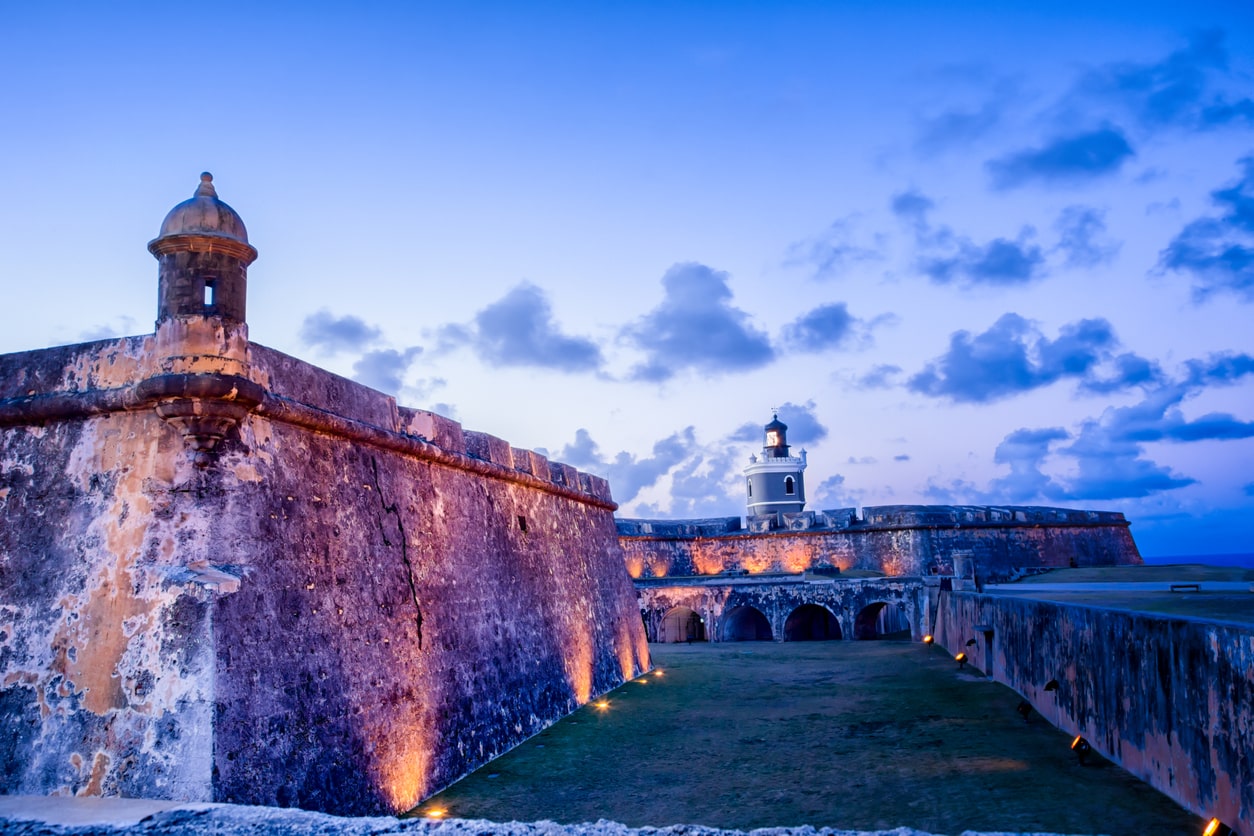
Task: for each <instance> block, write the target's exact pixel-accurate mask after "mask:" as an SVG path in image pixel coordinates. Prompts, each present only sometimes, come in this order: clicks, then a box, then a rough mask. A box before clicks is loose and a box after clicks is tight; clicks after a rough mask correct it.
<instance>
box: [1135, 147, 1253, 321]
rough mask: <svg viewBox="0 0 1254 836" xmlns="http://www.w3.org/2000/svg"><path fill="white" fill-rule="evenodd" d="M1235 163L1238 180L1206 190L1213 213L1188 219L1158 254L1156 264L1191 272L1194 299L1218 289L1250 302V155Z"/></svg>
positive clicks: (1199, 298) (1205, 296)
mask: <svg viewBox="0 0 1254 836" xmlns="http://www.w3.org/2000/svg"><path fill="white" fill-rule="evenodd" d="M1238 164H1239V165H1240V166H1241V169H1242V171H1241V176H1240V179H1238V180H1237V181H1235V182H1233V183H1230V184H1229V185H1227V186H1226V187H1224V188H1222V189H1216V190H1215V191H1213V192H1211V202H1212V203H1213V204H1214V205H1215V206H1216V207H1217V208H1218V209H1219V211H1220V213H1219V215H1218V216H1208V217H1203V218H1198V219H1197V220H1195V221H1192V222H1191V223H1189V224H1188V225H1186V226H1185V227H1184V229H1183V230H1181V231H1180V233H1179V234H1178V235H1176V237H1175V238H1174V239H1172V241H1171V243H1170V244H1168V245H1167V248H1166V249H1165V250H1163V251H1162V252H1161V253H1159V257H1158V264H1159V267H1160V268H1161V269H1164V270H1171V271H1175V272H1179V273H1185V274H1188V275H1190V276H1192V277H1193V282H1194V284H1193V294H1194V297H1195V298H1196V299H1197V300H1199V301H1201V300H1203V299H1206V298H1207V297H1209V296H1211V295H1212V294H1214V293H1219V292H1223V291H1231V292H1233V293H1235V294H1236V295H1237V296H1238V297H1239V298H1241V299H1242V300H1243V301H1246V302H1249V301H1254V156H1251V157H1243V158H1242V159H1240V160H1239V161H1238Z"/></svg>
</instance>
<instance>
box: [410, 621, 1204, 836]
mask: <svg viewBox="0 0 1254 836" xmlns="http://www.w3.org/2000/svg"><path fill="white" fill-rule="evenodd" d="M652 650H653V657H654V663H655V664H656V665H657V666H658V668H660V669H661V673H660V674H658V675H649V676H647V677H643V678H641V679H640V680H636V681H635V682H629V683H627V684H626V685H624V686H623V687H621V688H619V689H618V690H616V691H614V692H613V693H612V694H610V695H609V697H608V702H609V705H608V707H606V708H604V709H599V708H597V707H595V706H594V705H589V706H585V707H584V708H582V709H580V710H579V711H577V712H576V713H575V714H573V715H572V716H570V717H568V718H566V719H565V720H563V721H561V722H559V723H557V724H556V725H554V726H552V727H551V728H549V729H548V730H547V731H545V732H542V733H541V734H539V735H537V736H535V737H533V738H532V739H530V740H528V741H526V742H524V743H523V744H521V745H520V746H518V747H517V748H515V749H514V750H513V751H511V752H509V753H507V754H506V755H504V756H502V757H501V758H498V759H497V760H495V761H493V762H492V763H490V764H488V765H487V766H485V767H483V768H482V769H480V770H479V771H477V772H475V773H473V774H472V775H470V776H468V777H466V778H465V779H463V780H462V781H460V782H459V783H457V784H455V785H453V786H452V787H450V788H449V789H447V790H445V791H444V792H442V793H440V794H438V795H437V796H435V797H433V798H431V799H429V800H428V801H426V802H424V803H423V804H422V805H421V806H420V807H419V808H418V809H417V810H416V811H415V812H416V813H418V814H422V813H423V812H425V811H427V810H430V809H433V808H438V809H446V810H447V811H448V815H450V816H456V817H461V818H484V819H491V820H495V821H510V820H519V821H534V820H540V819H551V820H554V821H559V822H581V821H595V820H597V819H600V818H606V819H611V820H616V821H620V822H624V823H627V824H629V825H632V826H643V825H658V826H661V825H668V824H680V823H688V824H704V825H710V826H716V827H726V828H739V829H749V828H755V827H765V826H772V825H801V824H812V825H816V826H823V825H826V826H831V827H838V828H855V829H866V830H874V829H887V828H893V827H898V826H902V825H905V826H909V827H915V828H919V829H922V830H927V831H931V832H933V833H945V834H957V833H960V832H961V831H963V830H966V829H975V830H990V831H992V830H1004V831H1013V832H1025V831H1049V832H1055V833H1099V832H1100V833H1108V834H1112V836H1118V834H1138V836H1140V835H1141V834H1147V833H1154V834H1162V836H1170V835H1171V834H1191V835H1193V836H1195V834H1199V833H1200V832H1201V829H1202V822H1201V821H1200V820H1199V819H1198V818H1196V817H1195V816H1193V815H1192V814H1190V813H1188V812H1186V811H1185V810H1183V809H1182V808H1180V807H1179V806H1177V805H1176V804H1175V803H1174V802H1172V801H1171V800H1170V799H1168V798H1167V797H1166V796H1164V795H1162V794H1160V793H1158V792H1157V791H1156V790H1153V789H1152V788H1150V787H1149V786H1147V785H1145V784H1143V783H1141V782H1140V781H1138V780H1136V779H1135V778H1133V777H1132V776H1131V775H1129V774H1128V773H1126V772H1124V771H1123V770H1122V769H1119V768H1118V767H1116V766H1113V765H1112V764H1110V763H1107V762H1105V761H1102V760H1101V759H1095V760H1091V761H1090V762H1089V764H1088V765H1087V766H1081V765H1079V764H1078V763H1077V761H1076V759H1075V757H1074V756H1073V755H1072V753H1071V751H1070V749H1069V744H1070V739H1069V738H1067V737H1066V736H1065V735H1063V734H1062V733H1061V732H1059V731H1057V730H1056V729H1054V728H1052V727H1051V726H1049V725H1048V724H1047V723H1046V722H1044V721H1043V720H1042V719H1041V718H1040V717H1038V716H1035V715H1033V717H1032V722H1031V723H1024V721H1023V720H1022V719H1021V718H1020V717H1019V715H1018V714H1017V713H1016V712H1015V706H1016V705H1017V704H1018V702H1019V697H1018V695H1017V694H1015V693H1014V692H1012V691H1010V690H1009V689H1007V688H1005V687H1004V686H1001V685H998V684H995V683H992V682H989V681H987V680H985V679H983V678H982V677H980V676H978V675H973V674H972V672H971V671H970V669H968V670H967V671H966V672H962V671H959V670H958V668H957V667H956V666H955V665H954V663H953V661H952V660H951V659H950V657H949V656H948V654H946V653H945V652H944V651H943V650H941V649H939V648H935V647H929V646H925V645H921V644H910V643H904V642H845V641H836V642H813V643H783V644H776V643H772V642H761V643H756V642H755V643H735V644H697V645H692V646H687V645H653V646H652Z"/></svg>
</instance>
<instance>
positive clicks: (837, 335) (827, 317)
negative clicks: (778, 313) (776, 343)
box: [783, 302, 860, 352]
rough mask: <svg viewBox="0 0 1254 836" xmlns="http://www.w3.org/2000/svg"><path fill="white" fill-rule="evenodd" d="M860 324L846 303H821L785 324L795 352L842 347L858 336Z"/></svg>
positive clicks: (785, 337) (787, 336) (785, 338)
mask: <svg viewBox="0 0 1254 836" xmlns="http://www.w3.org/2000/svg"><path fill="white" fill-rule="evenodd" d="M859 325H860V322H859V320H858V319H857V318H856V317H855V316H854V315H853V314H851V313H849V308H848V306H846V305H845V303H844V302H834V303H832V304H830V305H820V306H819V307H817V308H815V309H814V310H812V311H808V312H807V313H804V314H802V315H801V316H799V317H797V318H796V319H795V320H793V321H792V322H791V323H789V324H788V325H786V326H784V334H783V336H784V343H785V344H786V345H788V346H789V347H790V348H792V349H794V350H796V351H808V352H817V351H825V350H827V349H830V348H840V347H841V346H842V345H847V344H849V343H850V342H852V341H853V340H854V339H855V338H856V337H857V334H858V330H859V329H858V326H859Z"/></svg>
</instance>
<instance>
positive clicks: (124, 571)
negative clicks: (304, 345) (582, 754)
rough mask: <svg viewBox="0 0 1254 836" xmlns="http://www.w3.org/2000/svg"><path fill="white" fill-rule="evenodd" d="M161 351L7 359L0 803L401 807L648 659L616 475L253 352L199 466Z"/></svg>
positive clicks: (127, 345) (0, 499) (100, 349)
mask: <svg viewBox="0 0 1254 836" xmlns="http://www.w3.org/2000/svg"><path fill="white" fill-rule="evenodd" d="M151 344H152V343H151V338H144V337H139V338H130V339H127V340H119V341H106V342H101V343H92V344H87V345H82V346H73V347H66V348H59V349H51V350H49V351H46V352H26V353H23V354H20V355H6V356H0V708H2V709H3V712H2V713H0V723H2V724H3V725H2V726H0V765H2V766H3V769H2V770H0V792H4V793H18V792H21V793H50V792H62V793H87V794H123V795H131V796H140V797H154V798H172V799H188V800H229V801H238V802H246V803H264V804H278V805H285V806H291V805H295V806H303V807H308V808H312V809H319V810H327V811H334V812H339V813H350V812H353V813H360V812H396V811H400V810H403V809H406V808H407V807H409V806H410V805H412V804H414V803H416V802H417V801H418V800H420V799H421V798H422V797H424V796H425V795H427V794H429V793H431V792H433V791H435V790H437V789H439V788H441V787H443V786H444V785H446V784H448V783H450V782H451V781H453V780H455V779H456V778H458V777H460V776H461V775H462V774H464V773H465V772H467V771H469V770H471V769H473V768H474V767H476V766H477V765H479V764H481V763H483V762H485V761H486V760H488V759H489V758H491V757H493V756H494V755H496V754H498V753H500V752H502V751H504V750H505V749H508V748H509V747H511V746H513V745H515V744H517V743H518V742H520V741H521V740H523V739H525V738H526V737H528V736H529V735H531V734H534V733H535V732H537V731H539V730H541V729H542V728H544V727H545V726H547V725H548V724H549V723H551V722H553V721H554V720H556V719H558V718H559V717H561V716H563V715H564V714H566V713H568V712H569V711H571V710H573V709H574V708H575V707H577V706H578V705H580V704H582V703H584V702H587V701H588V700H589V699H592V698H593V697H595V696H596V695H598V694H601V693H603V692H605V691H607V690H609V689H611V688H613V687H615V686H617V685H618V684H620V683H621V682H623V681H624V680H625V679H627V678H630V677H633V676H635V675H637V674H639V673H641V672H642V671H644V670H646V669H647V668H648V666H649V659H648V650H647V645H646V643H645V638H644V633H643V625H642V624H641V621H640V617H639V612H638V609H637V606H636V601H635V596H634V592H633V590H632V587H631V584H630V581H629V579H628V577H627V575H626V573H625V572H624V570H623V560H622V555H621V552H620V550H619V547H618V542H617V532H616V530H615V527H614V522H613V518H612V516H611V514H612V511H613V508H614V506H613V504H612V502H611V501H610V499H609V492H608V489H606V487H605V485H604V482H603V481H601V480H595V479H590V478H586V477H585V476H584V475H583V474H580V473H578V472H577V471H575V470H574V469H573V468H569V467H567V466H565V465H550V463H548V462H547V461H546V460H544V458H543V457H541V456H535V457H534V458H532V457H527V458H529V459H530V460H531V469H530V470H522V469H519V468H517V467H515V458H516V457H515V455H514V452H515V451H513V450H512V449H511V448H510V446H509V445H508V444H507V443H506V442H504V441H501V440H499V439H495V438H493V437H491V436H488V435H485V434H481V433H465V432H463V431H462V430H461V428H460V426H459V425H457V424H456V422H452V421H449V420H448V419H445V418H441V417H440V416H436V415H434V414H432V413H429V412H422V411H419V410H400V409H398V408H397V407H396V405H395V402H394V400H393V399H392V398H390V397H387V396H386V395H382V394H381V393H378V392H374V391H373V390H370V389H367V388H366V387H363V386H360V385H359V384H356V383H353V382H352V381H348V380H346V379H344V378H340V377H337V376H335V375H332V374H329V373H327V372H324V371H322V370H320V369H317V368H315V367H313V366H310V365H308V364H304V363H301V362H300V361H298V360H295V359H294V358H291V357H288V356H287V355H283V354H281V353H280V352H276V351H272V350H270V349H266V348H264V347H262V346H257V345H250V346H248V352H247V357H246V358H244V359H245V360H246V362H243V363H242V365H241V368H247V370H248V373H249V375H250V377H251V381H252V382H253V384H254V385H255V386H257V387H258V391H259V392H260V395H259V396H258V400H259V402H258V403H257V404H256V405H255V407H251V408H250V410H245V411H244V412H243V413H241V415H240V416H239V420H238V422H237V423H236V424H235V425H234V426H233V427H231V428H230V429H229V431H227V433H226V435H225V437H224V438H223V439H222V440H221V441H220V442H219V443H218V444H217V445H216V448H215V450H214V456H213V461H212V462H211V463H210V464H209V466H208V467H205V468H203V469H200V468H197V467H195V466H194V460H193V456H192V451H191V450H189V449H188V447H187V446H185V444H184V442H183V439H182V438H181V437H180V432H179V431H178V429H177V428H176V427H173V426H171V425H170V424H168V423H167V422H166V421H163V420H162V419H161V417H159V415H158V413H157V410H156V402H154V401H153V400H152V399H151V398H149V397H148V396H146V395H145V392H146V390H145V389H144V387H143V386H142V385H141V384H142V382H143V381H145V380H147V379H150V378H151V377H152V376H153V375H154V374H157V373H159V372H160V371H161V369H160V368H159V362H157V361H156V360H154V359H153V356H152V353H151V352H150V350H149V349H150V346H151ZM197 385H199V384H197ZM148 388H152V387H148ZM235 388H236V389H238V387H235ZM196 391H197V393H198V394H199V395H204V396H205V397H209V396H210V395H211V394H212V392H214V391H216V390H213V387H209V388H207V389H205V390H204V391H203V392H202V391H201V390H200V388H198V389H197V390H196ZM233 391H234V390H232V392H233ZM232 392H226V393H225V395H223V397H226V398H228V399H229V398H231V397H234V395H233V394H232ZM206 393H208V394H206ZM216 396H217V395H215V397H216ZM468 453H470V454H471V455H467V454H468ZM536 470H538V471H539V473H538V474H537V473H535V472H534V471H536ZM554 473H558V474H560V475H561V481H560V482H558V481H556V480H554V478H553V474H554Z"/></svg>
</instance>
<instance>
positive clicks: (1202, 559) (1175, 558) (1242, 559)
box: [1141, 553, 1254, 569]
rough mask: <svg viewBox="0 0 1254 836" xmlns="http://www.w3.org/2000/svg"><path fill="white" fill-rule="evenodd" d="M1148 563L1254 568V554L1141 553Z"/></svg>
mask: <svg viewBox="0 0 1254 836" xmlns="http://www.w3.org/2000/svg"><path fill="white" fill-rule="evenodd" d="M1141 559H1142V560H1144V561H1145V562H1146V563H1147V564H1164V563H1201V564H1203V565H1205V566H1241V567H1244V568H1246V569H1254V554H1250V553H1239V554H1166V555H1153V556H1151V555H1145V554H1143V555H1141Z"/></svg>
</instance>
